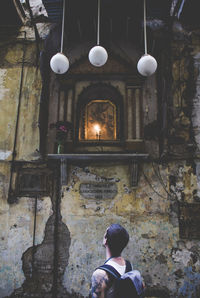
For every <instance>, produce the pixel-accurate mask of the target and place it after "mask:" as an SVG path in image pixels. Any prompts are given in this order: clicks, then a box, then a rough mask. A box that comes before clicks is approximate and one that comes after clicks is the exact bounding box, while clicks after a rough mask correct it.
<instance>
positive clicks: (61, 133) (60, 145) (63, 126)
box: [50, 121, 72, 154]
mask: <svg viewBox="0 0 200 298" xmlns="http://www.w3.org/2000/svg"><path fill="white" fill-rule="evenodd" d="M50 128H55V129H56V138H55V141H56V143H57V152H56V153H57V154H62V153H64V151H65V149H64V148H65V144H66V142H67V136H68V133H69V131H70V130H72V124H71V122H68V121H57V122H56V123H51V124H50Z"/></svg>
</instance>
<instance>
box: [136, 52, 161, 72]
mask: <svg viewBox="0 0 200 298" xmlns="http://www.w3.org/2000/svg"><path fill="white" fill-rule="evenodd" d="M137 69H138V71H139V73H140V74H141V75H143V76H146V77H148V76H151V75H152V74H153V73H154V72H155V71H156V69H157V61H156V59H155V58H154V57H153V56H151V55H149V54H145V55H143V56H142V57H141V58H140V60H139V61H138V64H137Z"/></svg>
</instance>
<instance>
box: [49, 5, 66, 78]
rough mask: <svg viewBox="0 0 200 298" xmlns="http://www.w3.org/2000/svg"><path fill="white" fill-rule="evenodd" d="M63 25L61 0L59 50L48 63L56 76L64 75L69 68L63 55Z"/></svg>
mask: <svg viewBox="0 0 200 298" xmlns="http://www.w3.org/2000/svg"><path fill="white" fill-rule="evenodd" d="M64 24H65V0H63V17H62V33H61V49H60V52H59V53H57V54H55V55H54V56H53V57H52V58H51V61H50V66H51V69H52V70H53V71H54V72H55V73H57V74H63V73H65V72H66V71H67V70H68V68H69V60H68V58H67V57H66V56H65V55H64V54H63V39H64Z"/></svg>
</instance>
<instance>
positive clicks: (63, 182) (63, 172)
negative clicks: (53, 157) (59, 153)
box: [60, 158, 67, 186]
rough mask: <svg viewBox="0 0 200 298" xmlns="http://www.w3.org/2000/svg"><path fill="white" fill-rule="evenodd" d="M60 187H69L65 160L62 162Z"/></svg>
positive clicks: (62, 159)
mask: <svg viewBox="0 0 200 298" xmlns="http://www.w3.org/2000/svg"><path fill="white" fill-rule="evenodd" d="M60 185H61V186H64V185H67V160H66V159H65V158H61V160H60Z"/></svg>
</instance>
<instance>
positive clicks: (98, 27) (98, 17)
mask: <svg viewBox="0 0 200 298" xmlns="http://www.w3.org/2000/svg"><path fill="white" fill-rule="evenodd" d="M100 1H101V0H98V12H97V45H98V46H99V36H100V9H101V3H100Z"/></svg>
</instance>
